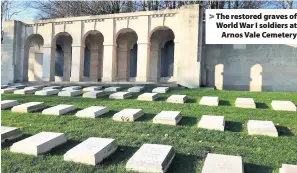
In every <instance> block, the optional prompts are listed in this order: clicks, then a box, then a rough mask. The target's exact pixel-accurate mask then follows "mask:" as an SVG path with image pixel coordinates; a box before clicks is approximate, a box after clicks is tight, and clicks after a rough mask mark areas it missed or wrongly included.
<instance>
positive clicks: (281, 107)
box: [271, 100, 297, 111]
mask: <svg viewBox="0 0 297 173" xmlns="http://www.w3.org/2000/svg"><path fill="white" fill-rule="evenodd" d="M271 106H272V109H273V110H277V111H297V107H296V105H295V104H294V103H293V102H291V101H284V100H272V102H271Z"/></svg>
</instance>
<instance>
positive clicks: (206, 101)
mask: <svg viewBox="0 0 297 173" xmlns="http://www.w3.org/2000/svg"><path fill="white" fill-rule="evenodd" d="M199 105H204V106H218V105H219V97H216V96H203V97H202V98H201V100H200V102H199Z"/></svg>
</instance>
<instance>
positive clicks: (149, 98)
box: [137, 93, 159, 101]
mask: <svg viewBox="0 0 297 173" xmlns="http://www.w3.org/2000/svg"><path fill="white" fill-rule="evenodd" d="M157 98H159V94H158V93H143V94H141V95H139V96H138V97H137V100H141V101H155V100H156V99H157Z"/></svg>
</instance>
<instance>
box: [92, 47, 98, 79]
mask: <svg viewBox="0 0 297 173" xmlns="http://www.w3.org/2000/svg"><path fill="white" fill-rule="evenodd" d="M90 58H91V61H90V63H91V65H90V79H91V81H95V82H96V81H98V64H99V47H98V45H94V46H91V47H90Z"/></svg>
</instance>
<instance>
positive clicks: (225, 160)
mask: <svg viewBox="0 0 297 173" xmlns="http://www.w3.org/2000/svg"><path fill="white" fill-rule="evenodd" d="M202 173H244V168H243V163H242V157H241V156H231V155H222V154H213V153H208V154H207V156H206V159H205V162H204V165H203V168H202Z"/></svg>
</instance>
